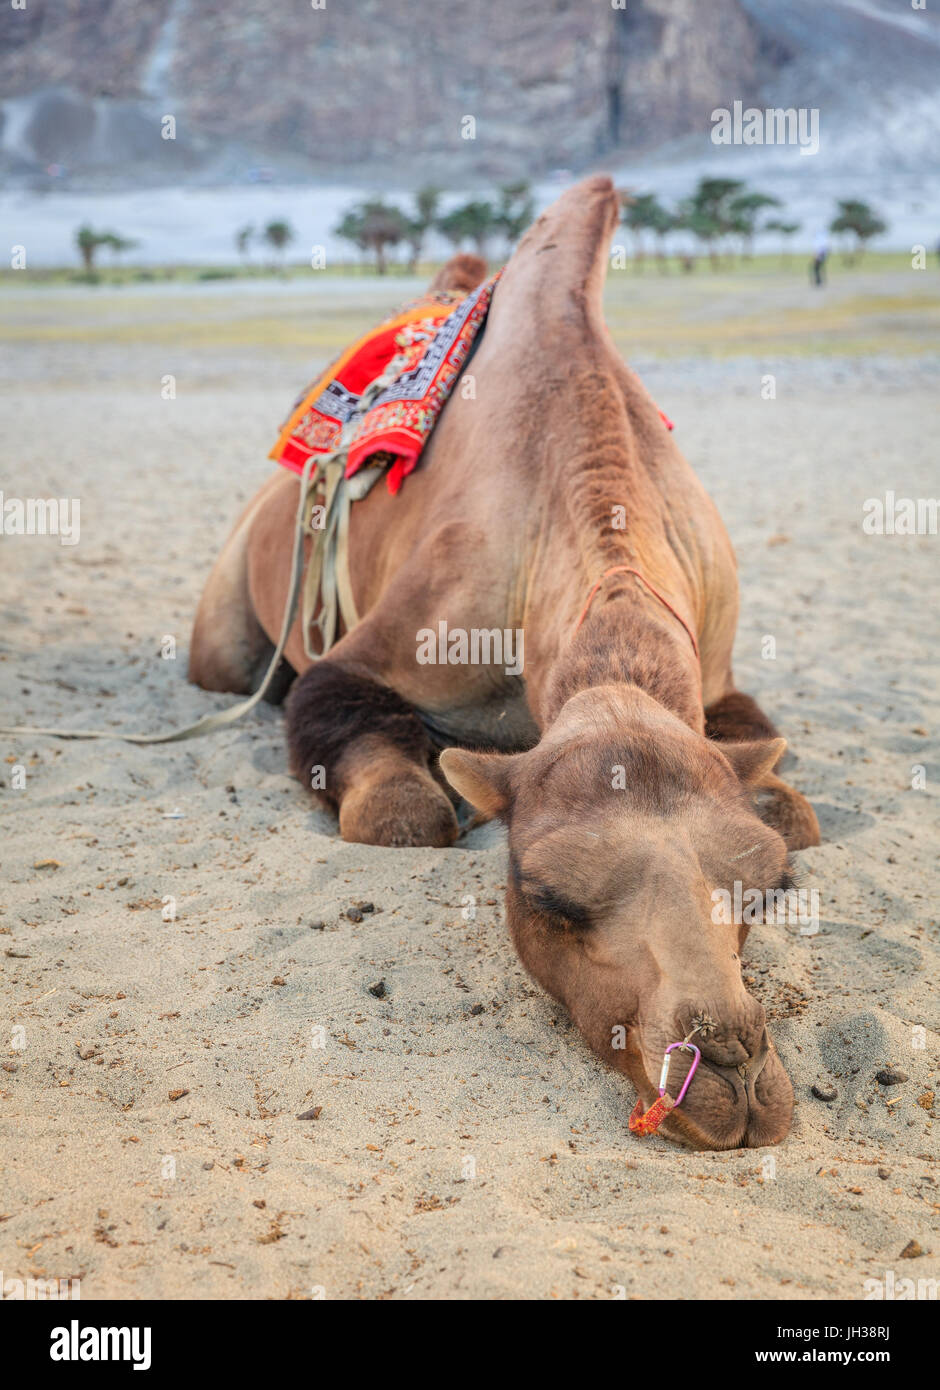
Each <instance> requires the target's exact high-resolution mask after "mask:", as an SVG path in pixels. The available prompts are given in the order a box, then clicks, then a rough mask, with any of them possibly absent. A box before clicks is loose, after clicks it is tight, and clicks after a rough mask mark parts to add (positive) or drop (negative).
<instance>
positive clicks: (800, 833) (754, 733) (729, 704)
mask: <svg viewBox="0 0 940 1390" xmlns="http://www.w3.org/2000/svg"><path fill="white" fill-rule="evenodd" d="M705 732H706V734H707V735H708V737H709V738H713V739H715V740H716V742H719V743H721V742H726V743H729V742H732V743H745V742H750V741H751V740H754V739H769V738H777V737H778V736H779V735H778V733H777V730H776V729H775V728H774V726H773V724H772V723H771V721H770V720H769V719H768V718H767V716H766V714H765V713H764V711H763V710H762V709H761V708H760V706H759V705H758V704H757V702H756V700H752V699H751V697H750V695H744V694H743V693H742V692H741V691H740V690H729V691H728V692H727V693H726V694H724V695H723V696H722V697H721V699H720V700H716V701H715V703H714V704H713V705H709V706H708V708H707V709H706V711H705ZM755 804H756V809H757V813H758V815H759V816H760V818H761V820H762V821H763V822H764V824H765V825H770V826H773V828H774V830H776V831H778V832H779V834H781V835H782V836H783V838H784V840H785V841H786V843H787V848H788V849H806V848H808V847H809V846H810V845H818V844H819V839H820V836H819V822H818V821H817V819H816V812H815V811H814V810H813V808H812V806H811V805H810V804H809V802H808V801H807V799H806V797H805V796H803V794H802V793H801V792H798V791H796V789H795V788H794V787H791V786H790V785H789V784H788V783H786V782H784V781H783V780H782V779H781V778H780V777H778V776H777V775H776V774H775V773H773V772H769V773H767V774H766V775H765V776H764V778H763V779H762V781H761V783H760V785H759V786H758V787H757V788H756V789H755Z"/></svg>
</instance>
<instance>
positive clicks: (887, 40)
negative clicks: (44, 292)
mask: <svg viewBox="0 0 940 1390" xmlns="http://www.w3.org/2000/svg"><path fill="white" fill-rule="evenodd" d="M938 71H940V12H937V11H933V12H931V11H930V10H928V9H926V8H924V9H917V8H914V7H912V5H911V4H909V3H906V0H905V3H902V2H901V0H829V3H827V4H825V5H823V4H820V3H818V0H783V2H781V0H709V3H708V4H707V5H702V4H696V3H695V0H615V3H613V4H612V3H611V0H515V3H513V4H512V5H507V4H506V3H505V0H475V3H473V4H468V5H449V4H440V3H427V4H421V5H417V4H415V3H409V0H358V2H357V3H356V4H341V3H339V0H313V3H312V4H311V2H310V0H281V2H280V3H278V4H276V5H271V4H270V3H268V0H225V2H224V3H223V2H222V0H200V2H199V3H196V0H147V3H146V4H143V3H137V4H129V3H127V0H123V2H122V0H55V3H52V2H51V0H29V3H28V4H27V5H26V6H25V8H22V9H17V8H13V7H11V6H9V5H7V6H5V7H3V9H2V10H0V93H2V97H3V100H2V116H0V120H2V125H0V174H2V181H3V187H2V192H0V222H2V223H3V225H4V227H5V229H6V231H7V235H8V239H10V240H11V241H12V242H13V243H14V244H19V245H24V246H25V247H26V248H27V266H26V269H28V270H29V271H39V270H48V269H52V268H63V267H70V268H71V269H73V270H77V271H79V272H80V273H85V274H89V273H97V274H105V273H108V274H110V272H111V271H112V270H118V271H120V270H121V268H122V267H136V268H138V269H142V268H143V269H146V268H150V267H172V266H190V267H197V268H198V267H202V268H203V270H210V271H211V270H212V269H213V268H215V269H218V270H220V271H226V270H227V271H231V272H232V273H238V274H244V273H251V274H267V273H270V271H271V270H272V269H282V268H283V267H284V266H285V265H292V264H296V265H297V266H301V267H309V268H313V269H323V268H329V267H335V266H336V265H337V264H339V263H351V264H355V265H356V266H360V265H362V266H366V267H368V266H371V267H373V268H377V269H379V270H382V271H385V270H386V269H388V270H390V271H391V272H392V273H394V272H395V270H396V268H400V269H401V270H402V271H404V270H407V269H408V268H409V267H410V268H411V269H412V270H413V269H414V267H415V265H416V263H417V262H418V261H419V260H420V259H422V258H428V257H430V258H432V259H434V258H441V257H443V256H444V255H446V254H447V253H448V251H449V248H452V247H454V246H457V245H465V246H467V247H468V248H469V247H471V246H474V247H476V248H477V249H483V250H484V251H485V252H487V253H488V254H490V255H491V256H492V257H495V258H499V257H500V256H502V255H504V254H505V251H506V249H507V247H508V246H509V245H511V243H512V241H513V240H514V238H515V236H516V235H517V234H518V231H519V230H520V224H521V225H522V226H524V225H525V223H526V222H527V220H528V218H529V216H530V213H531V209H532V207H533V206H534V207H535V208H539V207H541V206H544V205H545V204H546V203H547V202H549V201H551V199H552V198H553V197H554V196H556V195H557V193H558V192H559V191H560V189H561V188H563V187H564V186H565V185H566V184H567V183H569V182H570V181H571V180H572V179H573V178H575V177H577V176H579V175H581V174H583V173H585V172H589V171H592V170H596V169H603V170H604V171H605V172H610V173H612V174H614V176H615V177H616V178H617V180H618V181H619V182H620V183H621V184H623V185H624V186H627V187H630V188H631V189H632V190H633V191H634V192H635V193H638V194H640V195H648V196H647V198H646V200H645V201H643V202H641V203H640V206H639V209H638V210H637V211H635V212H634V213H633V214H632V215H631V217H630V218H628V220H627V225H626V227H625V237H624V244H625V248H626V251H627V253H628V254H629V255H630V256H631V257H633V256H637V257H642V256H649V257H650V258H654V257H656V256H659V257H660V258H662V257H666V256H677V257H681V258H682V259H683V261H684V263H685V265H686V268H689V261H690V260H697V259H698V258H699V257H701V256H707V257H710V258H711V260H712V262H713V263H714V261H715V257H716V256H717V255H718V254H720V255H722V256H723V257H724V258H725V263H726V264H727V263H728V259H729V258H730V257H733V256H738V257H742V256H743V257H745V258H747V257H749V256H752V255H755V254H757V255H761V254H763V255H769V256H775V257H784V256H789V255H794V256H795V255H799V256H800V257H801V258H804V259H805V256H806V255H807V254H812V253H813V251H814V248H815V246H816V245H817V243H818V242H819V241H820V239H821V238H823V237H829V236H831V237H832V238H833V247H834V249H837V248H840V247H842V246H844V247H845V248H847V249H848V248H851V249H853V250H859V249H861V248H862V247H873V248H875V249H876V250H879V249H880V250H889V249H895V250H900V249H902V248H903V249H905V250H908V251H909V250H910V247H911V246H912V245H914V244H922V245H925V246H927V247H928V248H929V249H931V250H935V249H936V246H937V242H938V238H940V219H938V215H937V189H938V182H940V163H938V161H937V159H936V149H937V142H938V137H940V97H938V84H937V76H938ZM734 101H740V102H741V103H742V104H743V107H744V108H747V107H750V106H755V107H765V106H779V107H786V108H789V107H795V108H804V109H807V110H811V109H813V108H815V109H816V110H818V112H819V117H818V119H819V148H818V151H817V152H816V153H813V154H812V155H807V154H802V153H801V151H800V149H799V147H798V146H796V145H792V144H791V145H784V146H779V145H772V144H750V145H744V144H740V143H738V144H730V145H716V144H714V143H713V142H712V139H711V132H712V128H713V126H712V119H711V113H712V111H713V110H714V109H716V108H727V109H730V108H732V105H733V102H734ZM702 179H710V180H723V181H725V182H726V183H730V184H733V185H734V186H733V187H732V188H730V189H729V190H727V191H726V193H725V195H724V197H723V198H721V197H719V198H717V199H716V198H715V197H714V196H713V197H712V198H709V197H707V196H704V197H703V196H702V195H701V180H702ZM697 190H699V191H698V193H697ZM530 200H531V202H530ZM316 260H319V264H318V265H314V266H311V262H312V261H316ZM801 271H802V262H801Z"/></svg>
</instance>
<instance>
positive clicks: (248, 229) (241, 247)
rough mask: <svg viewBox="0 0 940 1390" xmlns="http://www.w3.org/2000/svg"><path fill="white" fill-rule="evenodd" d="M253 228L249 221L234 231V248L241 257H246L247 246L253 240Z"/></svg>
mask: <svg viewBox="0 0 940 1390" xmlns="http://www.w3.org/2000/svg"><path fill="white" fill-rule="evenodd" d="M254 236H255V229H254V227H253V226H252V225H251V223H250V222H249V223H248V224H247V226H244V227H239V229H238V231H237V232H236V233H235V249H236V250H237V252H238V254H239V255H240V256H241V257H243V259H245V260H247V259H248V248H249V247H250V245H251V243H252V241H254Z"/></svg>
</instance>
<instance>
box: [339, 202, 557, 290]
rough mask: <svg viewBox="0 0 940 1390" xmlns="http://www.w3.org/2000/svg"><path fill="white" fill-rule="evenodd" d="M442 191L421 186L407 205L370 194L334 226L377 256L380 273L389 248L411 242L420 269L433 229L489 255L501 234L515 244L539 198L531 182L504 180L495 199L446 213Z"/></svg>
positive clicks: (411, 262) (412, 264)
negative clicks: (408, 205) (442, 210)
mask: <svg viewBox="0 0 940 1390" xmlns="http://www.w3.org/2000/svg"><path fill="white" fill-rule="evenodd" d="M443 192H444V190H443V189H441V188H436V187H434V186H433V185H431V184H428V185H427V186H426V187H424V188H419V190H418V192H417V193H416V194H415V195H414V199H413V203H412V205H411V206H410V207H407V208H400V207H398V206H397V205H396V204H395V203H387V202H385V201H383V199H381V198H370V199H368V200H367V201H366V202H363V203H358V204H357V205H356V206H355V207H352V208H350V209H349V211H348V212H346V213H345V214H344V215H343V217H342V219H341V221H340V223H339V225H338V226H337V227H335V228H334V229H333V232H334V235H335V236H338V237H341V238H342V240H344V241H348V242H350V243H351V244H352V245H353V246H355V247H356V249H357V250H358V251H360V252H361V253H363V254H369V255H372V256H374V258H375V266H376V269H377V271H378V273H379V274H380V275H384V274H385V272H386V270H387V268H388V253H389V250H390V249H391V248H392V247H395V246H399V245H401V244H404V245H406V246H407V247H408V253H409V254H408V268H409V270H412V271H414V270H416V269H417V266H418V262H419V261H420V259H421V254H422V252H423V250H424V246H425V242H426V241H427V238H428V234H429V233H430V232H431V231H432V230H433V231H436V232H438V233H439V234H440V235H441V236H442V237H444V238H445V240H447V241H449V242H450V244H451V246H452V247H453V248H454V250H455V251H457V250H459V249H460V247H462V246H464V245H466V244H467V243H468V242H469V243H470V245H472V246H473V247H474V248H475V249H476V250H477V251H478V252H479V253H480V255H481V256H485V255H486V252H487V249H488V247H489V245H490V243H491V242H492V241H493V240H494V239H496V238H497V237H499V238H502V240H503V241H504V242H505V244H506V247H507V249H511V248H512V247H513V246H514V245H515V243H516V241H518V239H519V237H520V236H521V235H522V233H523V232H524V231H525V229H526V227H528V225H529V223H530V222H531V221H532V219H533V217H534V216H535V202H534V199H533V197H532V191H531V186H530V184H529V183H528V182H527V181H520V182H518V183H506V184H503V185H502V186H501V187H500V189H499V190H498V193H497V195H496V197H495V198H494V199H482V198H479V199H473V200H471V201H470V202H468V203H462V204H461V205H460V206H459V207H456V208H452V209H451V211H450V212H446V213H443V214H442V213H441V211H440V206H441V198H442V197H443Z"/></svg>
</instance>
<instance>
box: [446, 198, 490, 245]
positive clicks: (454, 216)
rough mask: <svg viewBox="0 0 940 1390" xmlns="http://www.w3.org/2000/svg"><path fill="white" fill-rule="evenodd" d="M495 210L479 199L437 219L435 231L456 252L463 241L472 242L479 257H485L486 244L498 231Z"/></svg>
mask: <svg viewBox="0 0 940 1390" xmlns="http://www.w3.org/2000/svg"><path fill="white" fill-rule="evenodd" d="M499 227H500V223H499V221H498V219H497V214H496V209H495V208H494V207H493V204H492V203H485V202H483V201H481V200H479V199H475V200H474V201H472V202H469V203H464V204H463V205H462V206H461V207H459V208H454V209H453V211H452V212H449V213H447V214H446V216H444V217H441V218H438V222H437V230H438V231H439V232H440V233H441V235H442V236H444V237H446V238H447V240H448V241H449V242H450V244H451V245H452V246H453V248H454V250H455V251H457V250H459V249H460V247H461V246H462V245H463V243H464V242H465V241H472V242H473V244H474V246H475V247H476V249H477V251H478V252H479V254H480V255H481V256H485V255H486V243H487V241H488V240H489V239H490V237H491V236H493V234H494V233H495V232H496V231H498V230H499Z"/></svg>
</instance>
